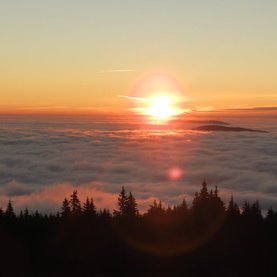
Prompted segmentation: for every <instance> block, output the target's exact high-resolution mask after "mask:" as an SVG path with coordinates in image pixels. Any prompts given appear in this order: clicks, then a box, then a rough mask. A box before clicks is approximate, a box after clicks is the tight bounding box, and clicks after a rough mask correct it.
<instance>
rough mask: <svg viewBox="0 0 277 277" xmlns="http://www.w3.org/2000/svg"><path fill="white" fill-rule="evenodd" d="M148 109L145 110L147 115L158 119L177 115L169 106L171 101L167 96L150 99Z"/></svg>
mask: <svg viewBox="0 0 277 277" xmlns="http://www.w3.org/2000/svg"><path fill="white" fill-rule="evenodd" d="M149 102H150V107H149V108H148V109H147V112H148V114H149V115H151V116H153V117H156V118H158V119H166V118H167V117H170V116H172V115H175V114H177V111H176V110H175V109H174V108H173V107H172V106H171V103H172V100H171V99H170V97H168V96H156V97H154V98H152V99H150V101H149Z"/></svg>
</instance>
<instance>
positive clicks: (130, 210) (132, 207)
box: [125, 192, 139, 217]
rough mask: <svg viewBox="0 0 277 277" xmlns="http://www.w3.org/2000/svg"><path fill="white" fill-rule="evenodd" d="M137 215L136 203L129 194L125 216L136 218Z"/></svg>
mask: <svg viewBox="0 0 277 277" xmlns="http://www.w3.org/2000/svg"><path fill="white" fill-rule="evenodd" d="M138 214H139V211H138V204H137V201H136V199H135V197H134V196H133V194H132V193H131V192H130V193H129V196H128V198H127V201H126V208H125V215H126V216H128V217H136V216H138Z"/></svg>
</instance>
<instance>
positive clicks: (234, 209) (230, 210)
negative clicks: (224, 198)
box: [227, 195, 240, 218]
mask: <svg viewBox="0 0 277 277" xmlns="http://www.w3.org/2000/svg"><path fill="white" fill-rule="evenodd" d="M227 215H228V216H229V217H233V218H235V217H236V218H237V217H239V216H240V210H239V206H238V205H237V204H236V203H235V202H234V197H233V195H232V196H231V198H230V201H229V204H228V207H227Z"/></svg>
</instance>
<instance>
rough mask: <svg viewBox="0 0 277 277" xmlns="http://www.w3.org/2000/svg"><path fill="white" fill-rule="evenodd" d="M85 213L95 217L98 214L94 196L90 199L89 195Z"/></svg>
mask: <svg viewBox="0 0 277 277" xmlns="http://www.w3.org/2000/svg"><path fill="white" fill-rule="evenodd" d="M83 214H84V216H86V217H93V216H95V215H96V208H95V205H94V202H93V199H92V198H90V199H89V198H88V197H87V199H86V201H85V203H84V205H83Z"/></svg>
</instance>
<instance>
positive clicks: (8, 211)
mask: <svg viewBox="0 0 277 277" xmlns="http://www.w3.org/2000/svg"><path fill="white" fill-rule="evenodd" d="M5 216H6V217H7V218H15V213H14V210H13V206H12V202H11V200H9V202H8V205H7V209H6V211H5Z"/></svg>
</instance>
